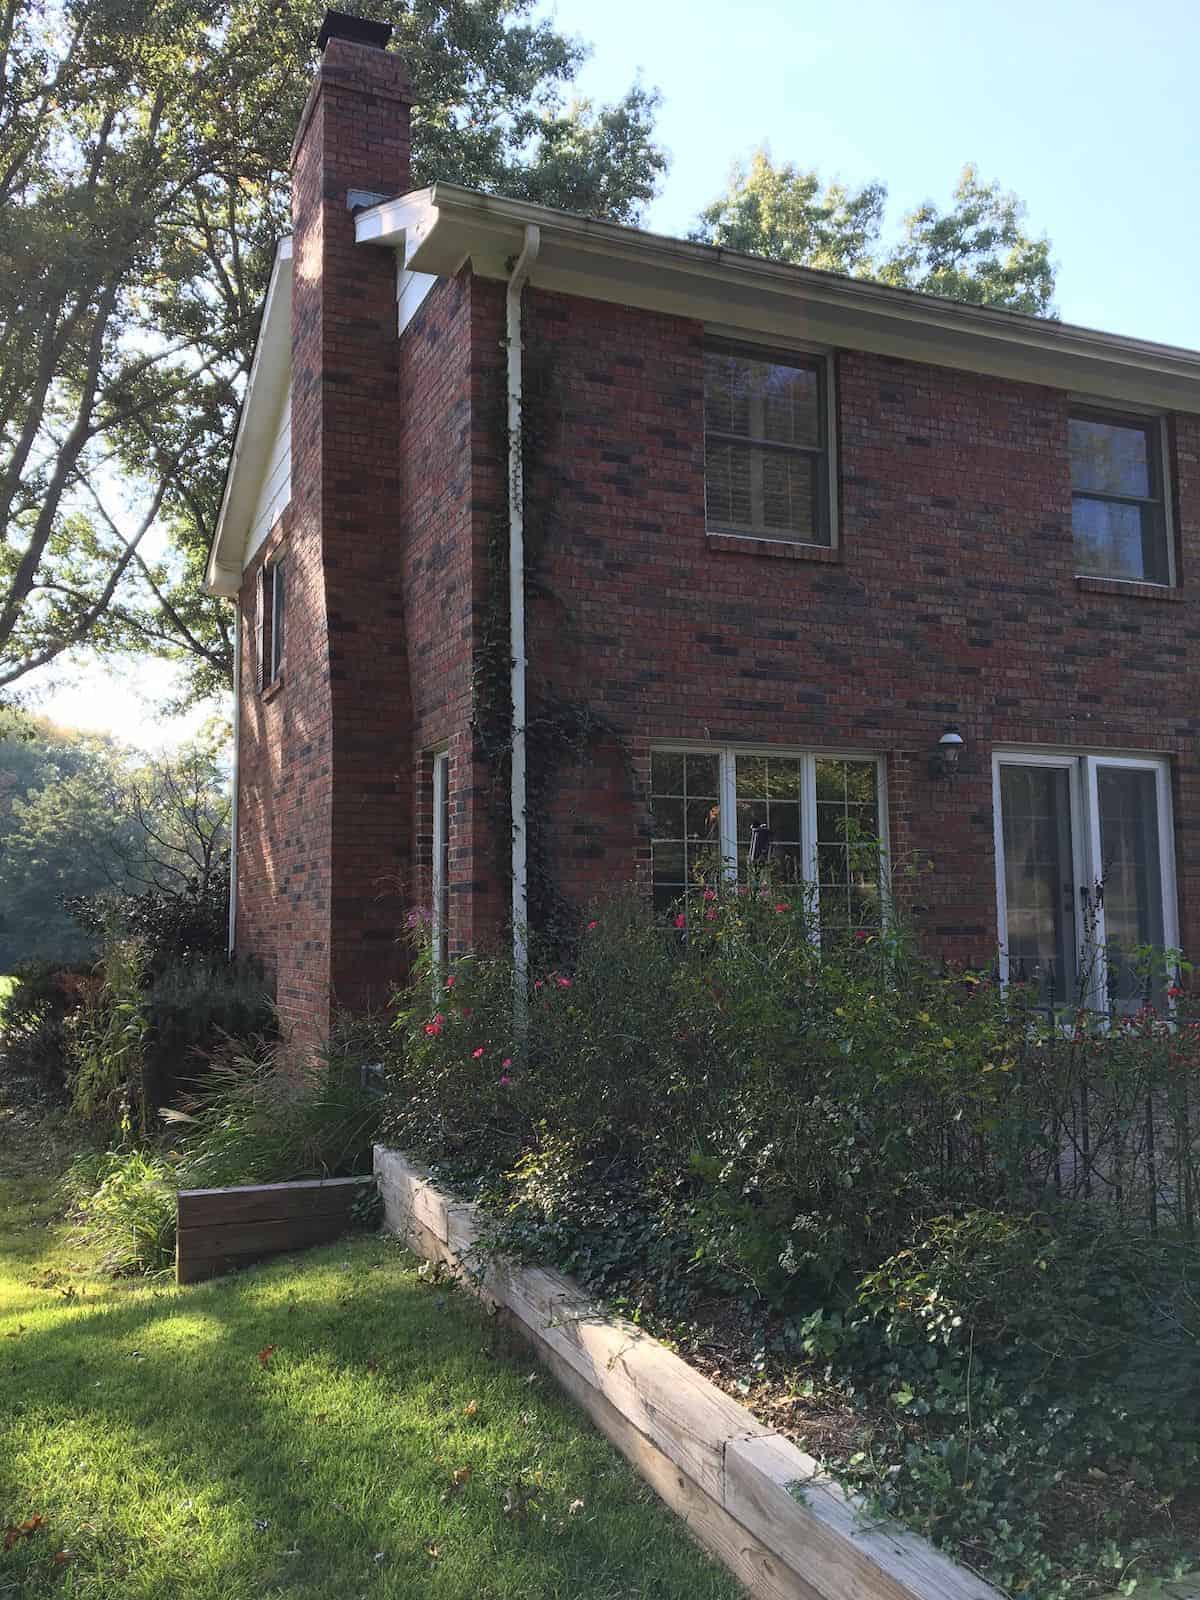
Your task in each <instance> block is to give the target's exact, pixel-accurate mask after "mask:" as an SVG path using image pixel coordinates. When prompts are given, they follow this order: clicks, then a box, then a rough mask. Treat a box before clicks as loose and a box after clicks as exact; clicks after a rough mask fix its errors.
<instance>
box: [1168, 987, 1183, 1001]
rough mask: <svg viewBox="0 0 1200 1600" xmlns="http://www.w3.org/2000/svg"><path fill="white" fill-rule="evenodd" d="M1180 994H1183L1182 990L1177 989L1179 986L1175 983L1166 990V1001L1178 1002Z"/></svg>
mask: <svg viewBox="0 0 1200 1600" xmlns="http://www.w3.org/2000/svg"><path fill="white" fill-rule="evenodd" d="M1182 994H1183V990H1182V989H1181V988H1180V987H1179V985H1178V984H1177V983H1173V984H1172V985H1171V987H1170V988H1169V989H1168V990H1167V999H1168V1000H1178V999H1180V997H1181V996H1182Z"/></svg>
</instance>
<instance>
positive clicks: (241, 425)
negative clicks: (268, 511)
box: [204, 239, 292, 599]
mask: <svg viewBox="0 0 1200 1600" xmlns="http://www.w3.org/2000/svg"><path fill="white" fill-rule="evenodd" d="M291 369H292V241H291V240H290V239H281V240H280V241H279V244H278V246H277V247H276V251H275V265H274V267H273V268H272V270H271V283H270V287H269V288H268V290H267V298H266V302H265V304H264V306H263V314H262V322H261V324H260V326H259V330H258V339H257V341H256V343H255V346H254V359H253V361H252V362H251V365H250V376H249V378H248V379H247V382H246V393H245V395H244V396H243V397H242V409H241V412H240V414H239V416H238V426H237V434H236V436H235V438H234V442H233V453H232V455H231V456H230V459H229V471H228V473H227V475H226V478H225V490H224V493H223V494H222V497H221V509H220V512H219V513H218V515H217V528H216V532H215V534H214V535H213V542H212V548H211V550H210V552H209V557H208V568H207V571H206V573H205V580H204V586H205V588H206V589H207V591H208V593H209V594H215V595H223V596H225V597H226V598H227V599H232V598H233V596H234V595H236V594H237V592H238V590H239V589H240V588H241V583H242V573H243V571H244V570H245V569H244V566H243V559H244V554H245V549H246V541H247V536H248V534H249V531H250V525H251V520H252V517H253V515H254V508H255V505H256V503H257V500H258V495H259V490H260V487H261V485H262V481H263V477H264V474H265V471H266V465H267V461H268V458H269V456H270V452H271V447H272V445H273V443H274V440H275V436H276V427H277V424H278V420H279V415H280V410H281V407H282V403H283V396H284V393H285V392H286V390H287V387H288V384H289V383H290V381H291Z"/></svg>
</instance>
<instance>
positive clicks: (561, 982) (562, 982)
mask: <svg viewBox="0 0 1200 1600" xmlns="http://www.w3.org/2000/svg"><path fill="white" fill-rule="evenodd" d="M556 981H557V983H558V987H559V988H560V989H569V988H570V987H571V980H570V978H559V979H557V980H556Z"/></svg>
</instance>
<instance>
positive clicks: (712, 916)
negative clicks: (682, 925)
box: [704, 906, 717, 922]
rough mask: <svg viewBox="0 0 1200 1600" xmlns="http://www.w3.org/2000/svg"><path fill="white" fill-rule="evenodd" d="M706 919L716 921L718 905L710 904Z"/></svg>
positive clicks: (705, 915) (706, 920) (705, 914)
mask: <svg viewBox="0 0 1200 1600" xmlns="http://www.w3.org/2000/svg"><path fill="white" fill-rule="evenodd" d="M704 920H705V922H715V921H716V920H717V908H716V906H710V907H709V908H708V910H707V911H706V912H705V913H704Z"/></svg>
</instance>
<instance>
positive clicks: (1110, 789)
mask: <svg viewBox="0 0 1200 1600" xmlns="http://www.w3.org/2000/svg"><path fill="white" fill-rule="evenodd" d="M994 787H995V810H996V893H997V901H998V906H999V918H1000V928H999V932H1000V956H1001V972H1002V976H1003V977H1005V978H1006V979H1009V980H1024V981H1030V982H1036V983H1037V984H1038V985H1039V986H1040V988H1041V991H1042V994H1043V995H1044V997H1045V998H1046V999H1047V1000H1048V1001H1049V1002H1052V1003H1055V1002H1056V1003H1058V1004H1061V1005H1063V1006H1070V1005H1073V1004H1076V1003H1082V1004H1084V1005H1087V1006H1094V1007H1096V1008H1097V1009H1100V1010H1112V1011H1118V1012H1123V1013H1127V1012H1130V1011H1135V1010H1137V1008H1138V1007H1139V1006H1140V1005H1141V1004H1142V1003H1143V1001H1144V1000H1145V999H1146V998H1147V996H1148V997H1149V998H1150V999H1151V1000H1152V1001H1154V1002H1155V1003H1158V1004H1161V1003H1162V1001H1163V999H1164V998H1165V996H1164V990H1165V987H1166V984H1167V983H1168V982H1169V974H1167V973H1165V972H1163V971H1162V970H1161V968H1159V969H1157V970H1155V969H1154V968H1153V967H1152V966H1147V964H1146V963H1145V962H1144V961H1142V960H1141V959H1139V955H1138V952H1139V950H1140V949H1142V948H1143V947H1153V948H1154V949H1155V950H1163V949H1171V948H1174V946H1175V945H1176V943H1177V938H1178V931H1177V929H1178V924H1177V920H1176V904H1175V872H1174V851H1173V833H1172V823H1171V796H1170V770H1169V766H1168V763H1167V761H1166V760H1165V759H1163V758H1161V757H1157V756H1110V755H1072V754H1068V753H1061V754H1057V753H1043V752H1022V751H1014V752H1003V753H1000V754H998V755H997V756H996V757H995V774H994Z"/></svg>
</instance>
